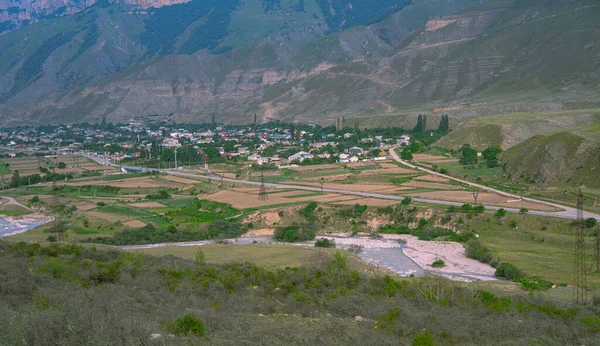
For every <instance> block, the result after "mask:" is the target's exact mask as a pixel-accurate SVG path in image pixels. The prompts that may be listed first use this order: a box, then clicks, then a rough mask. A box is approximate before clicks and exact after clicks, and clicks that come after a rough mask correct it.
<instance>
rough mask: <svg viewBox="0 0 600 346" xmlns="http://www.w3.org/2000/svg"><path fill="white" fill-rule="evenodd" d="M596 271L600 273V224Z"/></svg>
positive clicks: (597, 238)
mask: <svg viewBox="0 0 600 346" xmlns="http://www.w3.org/2000/svg"><path fill="white" fill-rule="evenodd" d="M596 273H600V225H598V227H597V228H596Z"/></svg>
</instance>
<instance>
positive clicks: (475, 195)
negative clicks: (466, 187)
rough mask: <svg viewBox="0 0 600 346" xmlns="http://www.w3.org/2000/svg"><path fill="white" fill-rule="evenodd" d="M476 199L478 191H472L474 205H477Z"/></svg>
mask: <svg viewBox="0 0 600 346" xmlns="http://www.w3.org/2000/svg"><path fill="white" fill-rule="evenodd" d="M477 197H479V190H475V191H473V198H474V199H475V205H477Z"/></svg>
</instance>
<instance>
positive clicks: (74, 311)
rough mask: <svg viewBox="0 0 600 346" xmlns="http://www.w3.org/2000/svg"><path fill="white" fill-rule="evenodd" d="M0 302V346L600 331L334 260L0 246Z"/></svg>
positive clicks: (336, 341) (552, 312) (442, 340)
mask: <svg viewBox="0 0 600 346" xmlns="http://www.w3.org/2000/svg"><path fill="white" fill-rule="evenodd" d="M0 298H1V299H0V323H1V325H2V326H3V327H2V328H0V340H2V342H3V343H4V344H9V345H17V344H19V345H20V344H27V345H40V346H43V345H56V344H62V345H91V344H95V345H113V344H114V345H117V344H118V345H131V344H139V345H145V344H150V343H151V338H155V340H154V341H153V342H154V343H157V344H167V345H181V344H188V343H189V344H207V345H239V344H260V345H274V344H286V345H306V344H311V345H315V344H326V345H349V344H352V345H398V344H409V343H411V342H413V340H414V339H417V340H429V341H431V339H433V341H434V342H435V344H440V345H443V344H453V345H492V344H493V345H515V344H532V343H534V344H561V345H564V344H585V345H592V344H594V343H595V340H597V339H598V332H600V317H598V315H597V314H598V311H597V307H587V308H568V307H561V306H555V305H553V304H550V303H544V302H540V301H539V300H536V301H535V302H534V301H533V300H529V299H527V298H514V297H513V298H498V297H496V296H494V295H492V294H490V293H487V292H483V291H470V290H466V289H464V288H459V287H456V286H453V284H451V283H449V282H446V281H440V280H421V281H409V280H402V281H396V280H393V279H391V278H389V277H381V276H378V277H366V276H363V275H360V274H358V273H356V272H353V271H351V270H350V269H349V268H348V263H347V259H346V258H345V257H344V256H343V255H335V256H334V257H333V258H332V260H331V261H330V262H328V263H321V264H317V263H316V264H315V265H314V266H313V267H310V268H287V269H285V270H283V269H263V268H259V267H256V266H253V265H252V264H249V263H245V264H229V265H222V266H214V265H206V264H194V263H192V262H186V261H183V260H179V259H175V258H172V257H168V258H155V257H149V256H143V255H141V254H135V253H134V254H122V253H118V252H106V251H97V250H95V249H85V248H81V247H77V246H50V247H40V246H39V245H29V244H25V243H19V244H8V243H5V242H0ZM153 334H154V335H153ZM158 334H160V335H158ZM168 334H172V336H170V337H167V335H168ZM418 342H419V341H417V343H413V344H419V345H420V344H421V343H418Z"/></svg>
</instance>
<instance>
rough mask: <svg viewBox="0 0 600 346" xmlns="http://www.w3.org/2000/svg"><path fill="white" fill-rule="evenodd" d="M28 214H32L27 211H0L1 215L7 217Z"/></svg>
mask: <svg viewBox="0 0 600 346" xmlns="http://www.w3.org/2000/svg"><path fill="white" fill-rule="evenodd" d="M28 214H31V212H30V211H27V210H0V215H6V216H22V215H28Z"/></svg>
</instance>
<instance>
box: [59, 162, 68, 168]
mask: <svg viewBox="0 0 600 346" xmlns="http://www.w3.org/2000/svg"><path fill="white" fill-rule="evenodd" d="M58 168H60V169H65V168H67V164H66V163H64V162H59V163H58Z"/></svg>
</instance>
